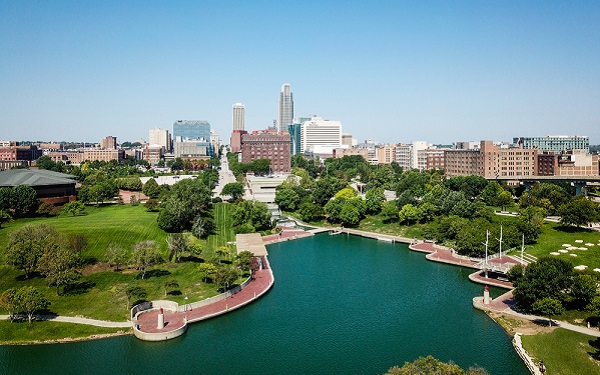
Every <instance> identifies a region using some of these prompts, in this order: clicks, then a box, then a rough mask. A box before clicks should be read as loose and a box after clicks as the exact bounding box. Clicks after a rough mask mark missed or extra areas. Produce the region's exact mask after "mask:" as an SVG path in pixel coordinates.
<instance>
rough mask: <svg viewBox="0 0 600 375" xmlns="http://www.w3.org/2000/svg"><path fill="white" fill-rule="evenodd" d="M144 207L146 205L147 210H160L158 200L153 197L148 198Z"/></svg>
mask: <svg viewBox="0 0 600 375" xmlns="http://www.w3.org/2000/svg"><path fill="white" fill-rule="evenodd" d="M132 197H133V195H132ZM144 207H146V210H148V212H155V211H157V210H158V200H156V199H153V198H151V199H148V200H147V201H146V203H145V204H144Z"/></svg>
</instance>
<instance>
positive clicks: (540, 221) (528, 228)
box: [517, 206, 546, 244]
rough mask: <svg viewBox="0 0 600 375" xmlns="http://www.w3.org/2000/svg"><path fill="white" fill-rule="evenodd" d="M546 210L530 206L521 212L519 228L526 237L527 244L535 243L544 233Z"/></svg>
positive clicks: (518, 217) (518, 221) (518, 218)
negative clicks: (542, 232)
mask: <svg viewBox="0 0 600 375" xmlns="http://www.w3.org/2000/svg"><path fill="white" fill-rule="evenodd" d="M545 217H546V210H544V209H543V208H540V207H534V206H529V207H527V208H525V209H522V210H519V215H518V216H517V228H518V230H519V231H520V232H521V233H523V234H524V235H525V242H526V243H528V244H530V243H534V242H535V241H536V240H537V238H538V236H539V234H540V233H541V231H542V226H543V225H544V218H545Z"/></svg>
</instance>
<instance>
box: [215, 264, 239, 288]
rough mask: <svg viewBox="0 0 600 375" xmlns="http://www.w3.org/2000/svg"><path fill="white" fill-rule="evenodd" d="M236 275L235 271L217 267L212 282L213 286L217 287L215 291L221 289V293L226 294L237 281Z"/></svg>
mask: <svg viewBox="0 0 600 375" xmlns="http://www.w3.org/2000/svg"><path fill="white" fill-rule="evenodd" d="M237 278H238V275H237V272H235V270H233V269H231V268H229V267H219V268H218V269H217V272H215V274H214V276H213V278H212V279H213V281H214V283H215V285H217V289H219V288H221V287H222V288H223V291H224V292H226V291H227V290H229V287H231V285H232V284H233V283H234V282H235V281H236V280H237Z"/></svg>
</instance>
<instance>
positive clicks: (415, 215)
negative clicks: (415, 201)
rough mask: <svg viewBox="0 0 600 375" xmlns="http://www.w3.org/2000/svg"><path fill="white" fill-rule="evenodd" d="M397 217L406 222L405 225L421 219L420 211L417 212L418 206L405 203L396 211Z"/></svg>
mask: <svg viewBox="0 0 600 375" xmlns="http://www.w3.org/2000/svg"><path fill="white" fill-rule="evenodd" d="M398 218H399V219H400V222H401V223H403V222H406V225H410V222H411V221H412V222H413V223H416V222H417V221H419V220H420V219H421V213H420V212H419V208H418V207H415V206H413V205H412V204H410V203H409V204H405V205H404V206H402V208H401V209H400V212H398Z"/></svg>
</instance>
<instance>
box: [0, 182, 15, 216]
mask: <svg viewBox="0 0 600 375" xmlns="http://www.w3.org/2000/svg"><path fill="white" fill-rule="evenodd" d="M12 192H13V189H12V188H9V187H3V188H0V210H5V211H6V210H10V209H11V208H12Z"/></svg>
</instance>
